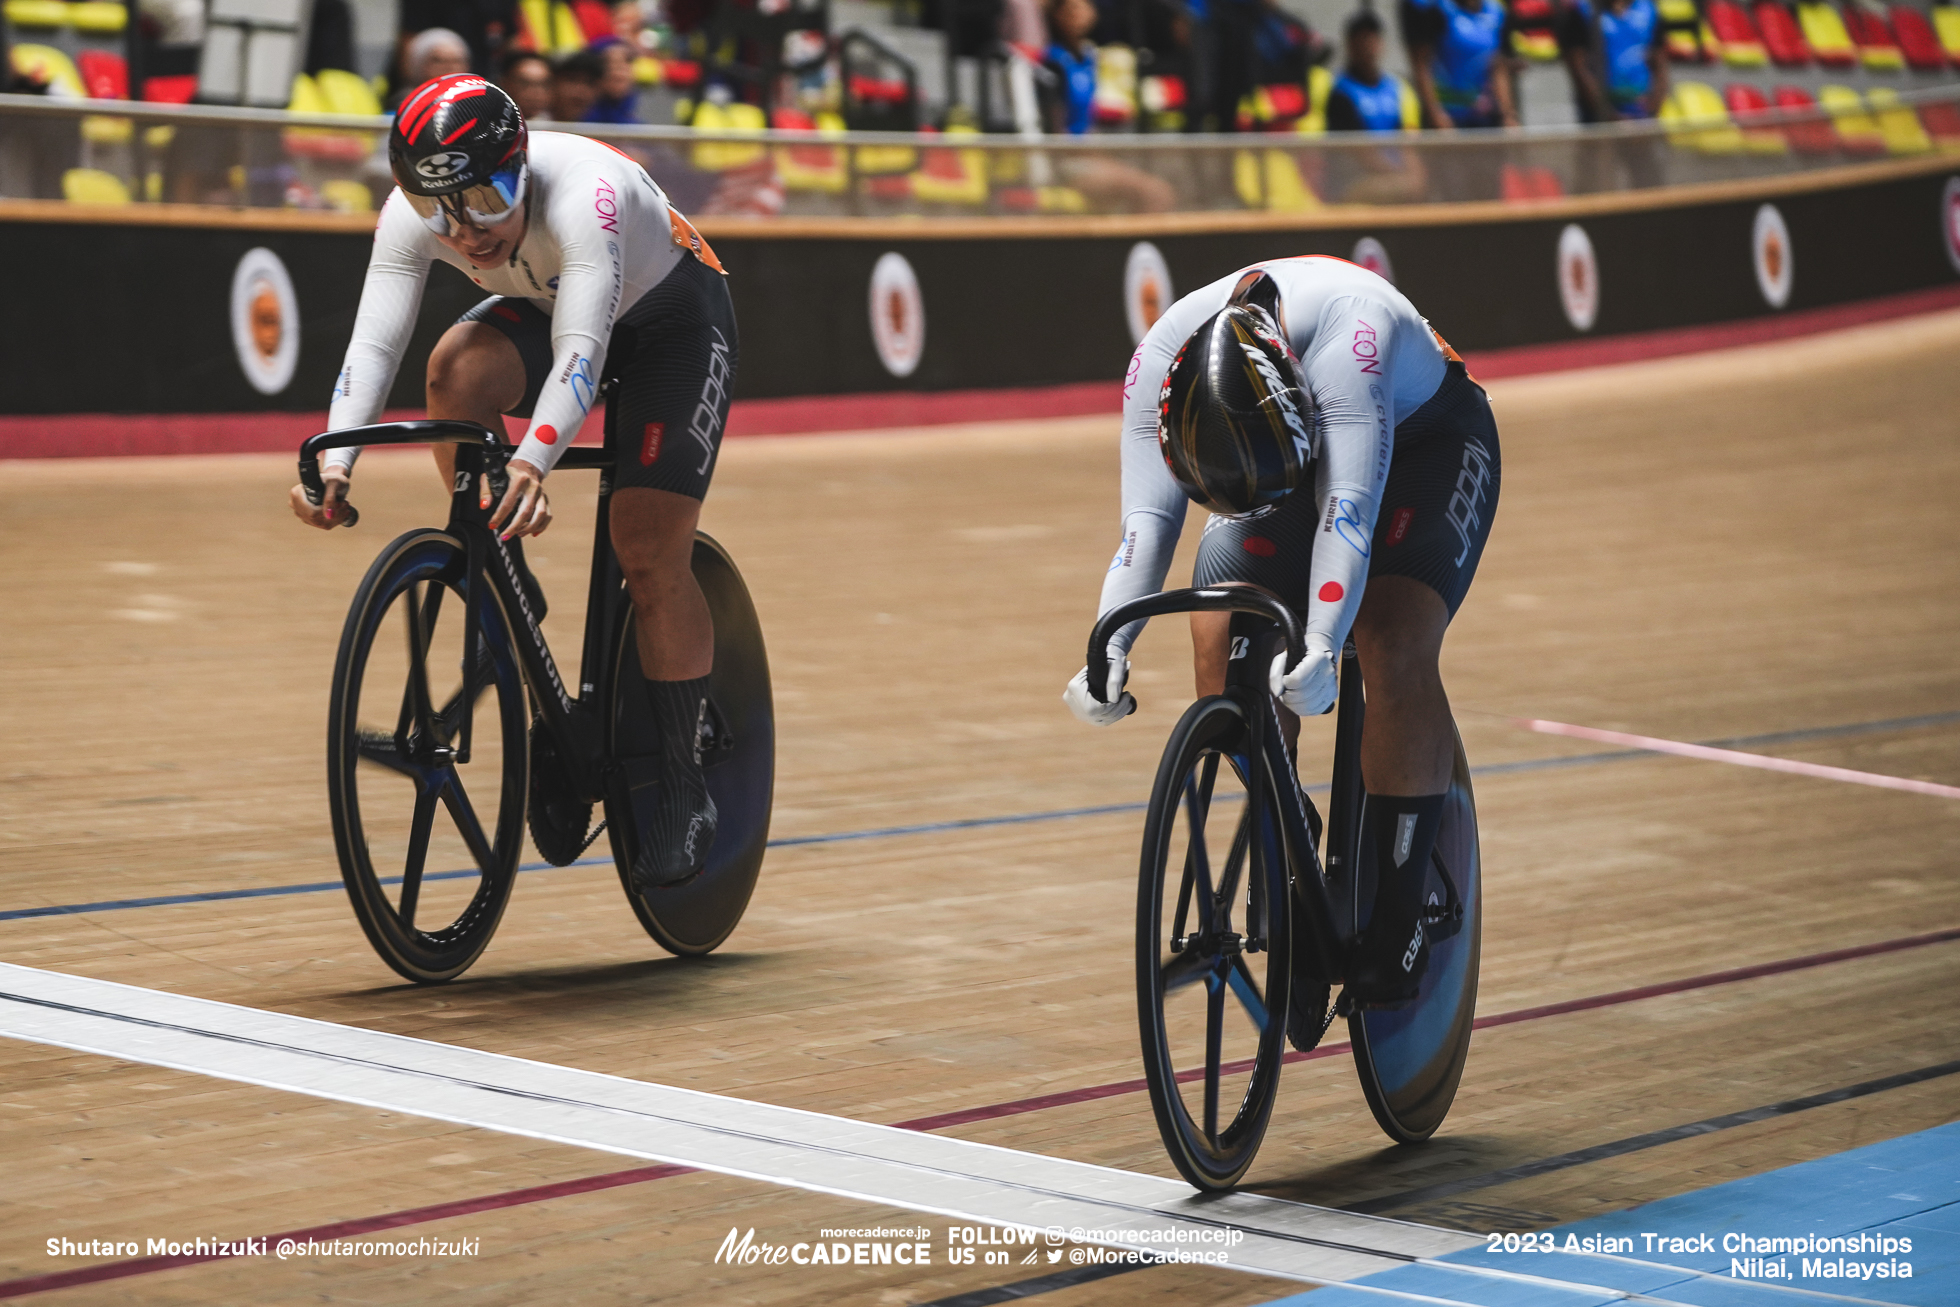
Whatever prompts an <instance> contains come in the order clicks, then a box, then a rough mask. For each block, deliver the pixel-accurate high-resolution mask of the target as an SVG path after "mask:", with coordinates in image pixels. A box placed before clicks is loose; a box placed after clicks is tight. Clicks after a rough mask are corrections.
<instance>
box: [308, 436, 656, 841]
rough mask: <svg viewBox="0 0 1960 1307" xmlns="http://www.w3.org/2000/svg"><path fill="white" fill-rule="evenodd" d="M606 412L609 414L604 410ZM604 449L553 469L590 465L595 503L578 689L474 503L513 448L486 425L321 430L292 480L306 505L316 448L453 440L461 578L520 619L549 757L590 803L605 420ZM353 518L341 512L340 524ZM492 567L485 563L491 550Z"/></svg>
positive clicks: (319, 487) (471, 668) (606, 474)
mask: <svg viewBox="0 0 1960 1307" xmlns="http://www.w3.org/2000/svg"><path fill="white" fill-rule="evenodd" d="M608 417H610V413H609V414H608ZM606 427H607V432H606V436H607V438H606V443H605V445H604V446H603V447H600V448H596V449H595V448H593V447H592V446H589V445H587V446H577V445H575V446H573V447H571V448H570V449H567V450H566V451H565V452H564V454H563V455H562V456H561V457H560V458H559V460H558V464H557V466H558V468H561V469H562V468H589V469H597V470H598V471H599V505H598V514H597V521H596V522H595V524H594V527H593V537H592V569H591V588H590V590H589V592H588V593H587V596H586V605H585V633H584V648H583V649H582V650H581V660H580V668H579V683H578V693H577V694H576V695H574V694H572V693H571V692H570V691H569V690H568V689H567V687H566V685H565V682H564V678H563V677H562V676H561V675H560V674H559V671H558V664H557V661H556V660H555V659H553V658H552V656H551V646H550V645H549V644H547V643H546V641H545V638H544V632H543V631H542V630H541V629H539V626H538V620H537V615H536V614H535V613H533V612H532V611H531V602H530V599H529V597H528V596H526V595H525V593H524V587H523V585H521V584H520V583H519V581H518V579H517V560H516V559H515V558H513V557H512V556H511V553H510V551H509V550H508V549H506V548H505V547H504V542H503V541H502V540H501V539H499V538H498V536H497V533H496V532H494V531H492V530H491V529H490V514H491V512H492V511H493V510H492V509H491V508H486V507H484V506H483V496H482V493H481V488H480V486H479V478H481V477H485V476H487V477H488V479H489V482H490V492H491V493H490V502H491V504H492V505H494V504H495V503H496V502H497V501H498V500H499V499H500V498H501V497H502V495H503V491H504V487H505V485H506V484H507V483H508V481H507V478H506V476H505V475H504V465H505V464H506V463H507V462H509V460H510V456H511V455H512V454H513V453H514V452H515V448H514V447H513V446H510V445H506V444H504V443H503V441H502V440H501V439H499V438H498V436H497V434H496V433H495V432H493V431H491V430H490V429H489V428H488V427H484V426H480V425H478V424H477V423H475V422H463V421H459V420H454V419H428V420H423V421H417V422H383V423H378V424H376V425H374V426H366V427H351V428H349V429H347V430H344V431H328V432H322V433H321V434H320V435H317V436H310V437H308V438H307V440H306V441H305V443H303V444H302V445H301V446H300V459H299V475H300V482H301V484H302V485H303V486H304V487H305V488H306V496H307V499H308V500H309V501H311V502H312V503H315V504H317V503H319V502H320V501H321V498H322V497H323V496H324V495H325V493H326V488H325V483H324V482H323V480H322V478H321V476H320V464H319V457H320V454H321V452H322V451H324V450H328V449H341V448H347V447H350V446H356V445H358V446H367V445H422V444H431V445H433V444H449V445H455V446H456V477H455V482H454V485H453V486H452V487H451V491H450V499H449V522H448V524H447V525H446V526H445V527H444V528H443V529H444V530H446V531H447V532H448V533H449V534H450V535H452V536H454V537H456V539H457V540H458V541H459V542H461V543H462V545H463V547H464V549H465V551H466V554H467V558H468V568H469V576H470V577H471V579H472V580H474V578H476V577H479V576H483V577H487V578H488V579H489V581H490V584H491V585H492V586H494V587H496V590H497V593H498V595H499V596H500V597H501V598H502V599H503V602H504V610H505V611H506V612H508V613H512V614H515V615H518V616H520V617H521V618H522V619H523V620H522V621H521V622H520V623H519V625H520V626H521V627H522V629H523V630H524V632H525V633H526V634H527V635H528V636H529V638H528V639H520V640H519V641H518V643H517V649H518V656H519V658H520V659H521V660H522V662H523V664H524V672H525V677H526V679H527V680H528V681H529V682H530V685H531V690H532V693H531V698H532V701H533V702H534V703H536V704H537V705H538V709H539V711H540V713H541V714H542V716H543V718H544V724H545V728H546V729H547V730H548V731H549V732H550V733H551V735H552V736H553V737H554V739H555V740H556V742H557V743H558V745H559V749H558V756H559V758H560V759H561V760H562V762H563V763H564V765H565V766H566V767H568V768H569V769H571V775H570V776H569V777H568V779H569V780H571V781H572V782H573V783H574V785H573V788H574V789H575V791H576V792H577V793H579V794H581V795H583V796H585V797H588V798H591V799H592V800H593V801H595V802H596V801H598V800H599V799H600V798H602V797H603V791H604V775H603V773H604V770H605V759H604V757H603V752H604V741H605V722H604V720H603V711H604V710H603V705H601V704H600V702H599V696H600V692H601V690H602V688H603V687H604V686H606V685H608V684H610V683H611V677H612V672H613V667H612V661H613V658H614V657H615V653H616V645H617V640H616V639H615V638H614V637H615V634H616V633H617V632H618V630H619V624H620V622H621V621H622V620H623V619H624V616H625V608H626V591H625V584H624V577H623V575H622V573H621V572H620V569H619V560H618V559H617V558H615V557H614V556H613V550H612V537H611V522H612V517H611V507H612V466H613V453H612V424H611V422H610V421H608V422H607V424H606ZM358 520H359V516H358V514H353V513H352V512H351V510H350V516H349V518H348V523H347V524H348V525H349V526H352V525H354V523H355V522H356V521H358ZM493 556H494V557H495V559H496V560H497V562H498V564H499V565H498V566H496V567H491V566H490V565H489V564H490V562H491V559H492V557H493ZM483 598H484V590H483V588H482V587H481V586H477V585H474V584H472V585H471V586H469V588H468V591H467V598H466V608H465V613H466V616H465V619H464V620H465V623H466V625H465V628H464V629H465V630H466V631H468V632H469V635H468V637H467V644H466V647H465V648H464V651H463V702H464V703H466V704H474V703H475V702H476V695H477V692H478V690H479V689H480V688H481V687H480V686H479V684H478V677H479V674H480V673H479V663H478V659H477V656H476V651H477V645H476V642H477V640H478V639H479V638H480V632H481V613H480V610H479V609H478V605H479V604H481V603H482V602H483ZM474 715H475V714H474V713H473V712H465V714H464V717H463V730H462V734H461V738H460V739H459V741H458V751H457V760H458V761H459V762H468V761H469V742H470V723H471V720H472V719H473V717H474Z"/></svg>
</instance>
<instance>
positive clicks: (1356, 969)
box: [1347, 913, 1429, 1008]
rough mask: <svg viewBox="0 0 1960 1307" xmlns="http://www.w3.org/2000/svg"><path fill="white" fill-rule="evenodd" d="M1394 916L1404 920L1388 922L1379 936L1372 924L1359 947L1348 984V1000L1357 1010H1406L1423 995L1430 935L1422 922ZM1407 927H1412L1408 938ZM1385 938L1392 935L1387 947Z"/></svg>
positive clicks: (1358, 943) (1356, 947)
mask: <svg viewBox="0 0 1960 1307" xmlns="http://www.w3.org/2000/svg"><path fill="white" fill-rule="evenodd" d="M1394 915H1396V916H1397V917H1398V918H1400V919H1399V920H1397V921H1394V922H1384V923H1383V927H1384V929H1383V931H1382V932H1380V933H1379V934H1378V933H1377V932H1376V930H1375V929H1374V927H1375V923H1374V922H1370V923H1369V928H1368V929H1367V930H1365V931H1363V932H1362V934H1361V939H1360V940H1359V941H1358V942H1357V943H1356V945H1355V949H1354V955H1355V961H1354V965H1353V966H1352V967H1351V968H1349V971H1348V981H1347V994H1348V999H1349V1001H1350V1002H1351V1003H1352V1005H1353V1006H1355V1007H1373V1008H1397V1007H1402V1006H1404V1005H1405V1004H1408V1003H1413V1002H1414V1001H1415V999H1416V995H1417V994H1419V993H1420V992H1421V991H1422V977H1423V973H1424V972H1426V971H1428V970H1429V933H1428V932H1427V931H1426V930H1424V929H1423V924H1422V922H1421V921H1420V920H1413V919H1409V918H1406V917H1403V916H1402V914H1399V913H1398V914H1394ZM1403 926H1407V927H1408V931H1407V933H1406V934H1405V933H1404V932H1403V930H1402V929H1401V927H1403ZM1390 927H1393V933H1392V934H1389V928H1390ZM1383 934H1387V935H1388V939H1387V941H1386V943H1384V942H1383V940H1382V938H1381V935H1383Z"/></svg>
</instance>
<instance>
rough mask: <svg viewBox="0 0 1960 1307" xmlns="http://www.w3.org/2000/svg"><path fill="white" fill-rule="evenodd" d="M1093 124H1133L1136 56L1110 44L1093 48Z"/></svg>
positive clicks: (1135, 107) (1124, 48)
mask: <svg viewBox="0 0 1960 1307" xmlns="http://www.w3.org/2000/svg"><path fill="white" fill-rule="evenodd" d="M1094 115H1095V120H1096V121H1097V122H1099V123H1105V124H1108V123H1127V122H1134V121H1135V120H1136V116H1137V52H1136V51H1135V50H1132V49H1131V48H1130V47H1129V46H1127V45H1116V44H1114V43H1112V44H1109V45H1103V46H1098V47H1096V97H1095V106H1094Z"/></svg>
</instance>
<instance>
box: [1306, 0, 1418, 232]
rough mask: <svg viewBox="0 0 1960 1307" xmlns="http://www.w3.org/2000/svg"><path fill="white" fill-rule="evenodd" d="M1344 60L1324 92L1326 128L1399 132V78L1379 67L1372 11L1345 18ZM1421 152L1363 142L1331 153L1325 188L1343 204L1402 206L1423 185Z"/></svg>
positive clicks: (1378, 29) (1377, 22) (1377, 24)
mask: <svg viewBox="0 0 1960 1307" xmlns="http://www.w3.org/2000/svg"><path fill="white" fill-rule="evenodd" d="M1342 45H1343V47H1344V49H1345V63H1344V64H1343V66H1342V68H1341V75H1340V76H1339V77H1337V78H1335V79H1334V85H1333V87H1332V89H1330V90H1329V91H1328V92H1327V130H1328V131H1330V132H1399V131H1401V130H1402V96H1403V92H1404V87H1403V85H1402V79H1401V78H1399V77H1397V76H1395V74H1393V73H1387V72H1383V71H1382V20H1381V19H1380V18H1378V17H1376V16H1375V11H1374V10H1372V9H1362V10H1359V11H1357V12H1356V13H1355V15H1354V16H1353V17H1352V18H1350V19H1348V21H1347V28H1346V30H1345V31H1344V32H1343V33H1342ZM1427 181H1428V177H1427V176H1426V174H1425V172H1424V169H1423V166H1422V156H1421V155H1419V154H1417V153H1416V152H1415V151H1414V150H1404V149H1395V148H1391V147H1386V146H1367V147H1357V148H1353V149H1341V150H1335V151H1332V152H1331V153H1330V155H1329V158H1328V188H1329V190H1330V191H1332V192H1333V194H1334V195H1336V196H1338V197H1339V198H1340V199H1341V200H1344V201H1346V202H1347V203H1349V204H1408V203H1411V202H1413V201H1416V200H1419V199H1421V198H1422V192H1423V187H1424V186H1425V185H1426V184H1427Z"/></svg>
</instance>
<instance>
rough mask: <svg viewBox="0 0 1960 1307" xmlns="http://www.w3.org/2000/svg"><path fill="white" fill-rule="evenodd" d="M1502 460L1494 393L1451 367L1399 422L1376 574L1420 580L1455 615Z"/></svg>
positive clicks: (1492, 509) (1372, 570) (1480, 545)
mask: <svg viewBox="0 0 1960 1307" xmlns="http://www.w3.org/2000/svg"><path fill="white" fill-rule="evenodd" d="M1502 466H1503V463H1502V459H1501V457H1500V455H1499V452H1498V445H1497V421H1496V419H1495V418H1494V417H1493V416H1492V415H1491V408H1490V399H1489V397H1488V396H1486V395H1485V394H1484V391H1483V388H1482V387H1481V386H1479V385H1477V383H1476V382H1474V381H1471V380H1470V379H1469V378H1468V377H1467V376H1465V375H1463V373H1462V372H1461V371H1460V370H1459V369H1458V368H1456V367H1454V366H1453V367H1451V369H1450V371H1449V374H1448V375H1447V377H1446V378H1445V379H1444V382H1443V385H1442V386H1441V387H1440V388H1438V390H1437V392H1436V394H1435V396H1434V397H1432V398H1431V399H1430V400H1429V401H1428V402H1427V403H1425V404H1424V405H1423V406H1422V407H1421V408H1419V409H1417V410H1416V411H1415V412H1414V413H1411V414H1410V415H1409V417H1408V418H1407V419H1406V420H1405V421H1404V422H1403V423H1402V424H1401V425H1400V426H1398V427H1396V428H1395V458H1394V461H1393V462H1392V463H1391V464H1390V465H1389V469H1388V484H1387V486H1386V487H1384V489H1383V491H1382V506H1381V514H1380V516H1379V517H1377V518H1376V519H1375V537H1374V540H1373V541H1372V542H1371V549H1370V557H1369V560H1368V575H1369V577H1370V579H1372V578H1374V577H1378V576H1406V577H1408V578H1410V579H1411V580H1415V581H1420V582H1422V583H1423V584H1424V585H1426V586H1428V587H1429V588H1430V589H1432V590H1434V591H1435V592H1436V593H1437V594H1439V595H1441V596H1442V597H1443V603H1444V604H1445V605H1446V606H1447V607H1448V608H1449V615H1450V616H1451V617H1455V616H1456V610H1457V609H1458V607H1460V606H1461V605H1462V603H1463V596H1464V595H1465V594H1467V593H1469V590H1470V581H1471V578H1472V577H1474V576H1475V575H1476V574H1477V563H1478V561H1479V560H1480V559H1482V557H1483V554H1484V542H1485V541H1486V540H1488V539H1489V538H1490V524H1491V519H1492V518H1493V517H1495V516H1496V514H1497V491H1498V485H1499V482H1500V480H1501V479H1502V478H1501V470H1502Z"/></svg>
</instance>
